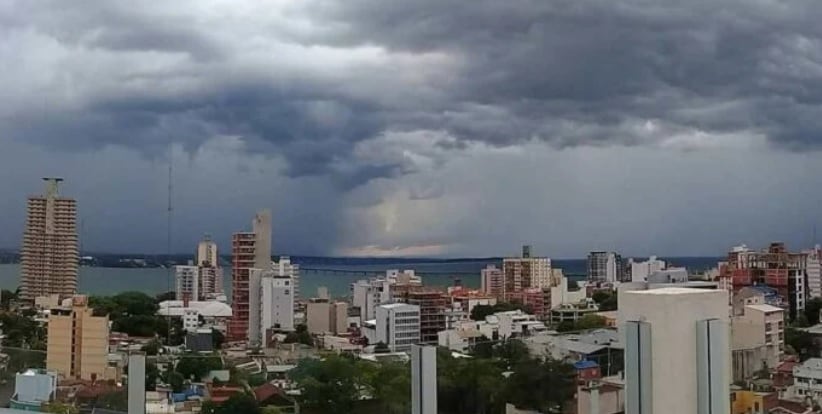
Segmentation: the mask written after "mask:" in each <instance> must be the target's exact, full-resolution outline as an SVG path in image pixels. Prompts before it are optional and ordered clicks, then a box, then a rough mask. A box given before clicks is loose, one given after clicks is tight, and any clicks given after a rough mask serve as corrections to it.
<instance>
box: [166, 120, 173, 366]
mask: <svg viewBox="0 0 822 414" xmlns="http://www.w3.org/2000/svg"><path fill="white" fill-rule="evenodd" d="M173 178H174V138H173V137H171V136H169V137H168V206H167V208H166V215H167V219H168V223H167V225H166V272H168V276H167V277H166V281H167V289H166V292H171V286H172V283H171V279H172V278H173V277H174V272H173V269H172V268H171V235H172V223H173V219H174V216H173V214H172V213H173V211H174V208H173V204H172V200H173V197H172V195H173V193H174V186H173V184H172V182H173ZM166 326H167V327H168V331H167V332H166V338H168V344H167V345H169V346H170V345H171V329H172V327H171V312H169V313H168V316H167V319H166ZM171 367H172V368H171V370H172V371H174V362H173V361H172V364H171Z"/></svg>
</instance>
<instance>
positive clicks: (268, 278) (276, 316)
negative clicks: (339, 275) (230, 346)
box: [248, 257, 299, 345]
mask: <svg viewBox="0 0 822 414" xmlns="http://www.w3.org/2000/svg"><path fill="white" fill-rule="evenodd" d="M298 278H299V266H297V265H296V264H293V263H291V260H290V259H289V258H288V257H280V260H279V262H277V263H272V266H271V269H269V270H266V271H262V270H259V269H252V270H251V274H250V275H249V286H248V291H249V306H248V312H249V318H248V319H249V320H248V341H249V342H252V343H256V344H261V345H265V343H266V341H265V338H266V337H267V332H268V331H269V330H277V331H293V330H294V306H295V302H296V298H297V295H298V294H299V291H298V290H297V289H298V285H297V283H296V281H297V280H298Z"/></svg>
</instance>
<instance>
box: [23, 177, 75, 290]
mask: <svg viewBox="0 0 822 414" xmlns="http://www.w3.org/2000/svg"><path fill="white" fill-rule="evenodd" d="M44 180H45V181H46V192H45V194H43V195H38V196H32V197H29V199H28V206H27V213H26V228H25V231H24V232H23V245H22V247H21V249H20V269H21V277H20V281H21V286H20V295H21V297H22V298H23V299H24V300H28V301H34V299H35V298H37V297H38V296H48V295H53V294H58V295H61V296H71V295H73V294H74V293H75V292H76V291H77V268H78V261H79V251H78V247H77V244H78V243H77V202H76V201H75V200H74V199H72V198H66V197H61V196H60V195H59V192H58V184H59V183H60V182H61V181H62V179H60V178H44Z"/></svg>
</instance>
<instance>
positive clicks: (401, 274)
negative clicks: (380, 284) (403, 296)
mask: <svg viewBox="0 0 822 414" xmlns="http://www.w3.org/2000/svg"><path fill="white" fill-rule="evenodd" d="M385 279H386V280H388V282H389V283H390V284H396V283H404V284H412V285H413V284H417V285H421V284H422V278H421V277H419V276H417V274H416V273H415V272H414V270H413V269H406V270H399V269H390V270H386V271H385Z"/></svg>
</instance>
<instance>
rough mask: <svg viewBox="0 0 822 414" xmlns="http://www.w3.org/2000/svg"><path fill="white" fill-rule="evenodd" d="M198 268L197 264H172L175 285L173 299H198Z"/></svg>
mask: <svg viewBox="0 0 822 414" xmlns="http://www.w3.org/2000/svg"><path fill="white" fill-rule="evenodd" d="M199 275H200V268H199V267H197V266H174V277H175V279H176V282H177V285H176V290H175V293H176V294H175V299H177V300H186V299H188V300H194V301H196V300H200V299H199V298H200V276H199Z"/></svg>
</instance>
